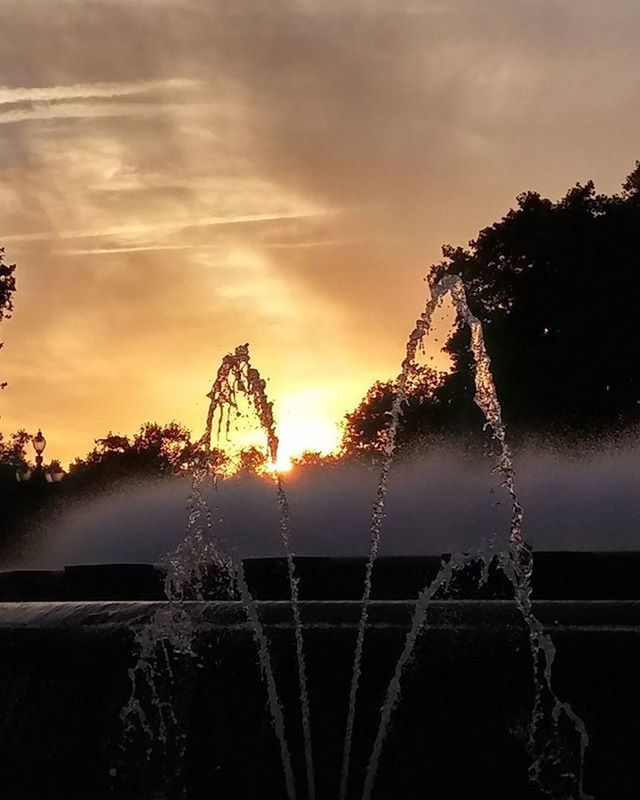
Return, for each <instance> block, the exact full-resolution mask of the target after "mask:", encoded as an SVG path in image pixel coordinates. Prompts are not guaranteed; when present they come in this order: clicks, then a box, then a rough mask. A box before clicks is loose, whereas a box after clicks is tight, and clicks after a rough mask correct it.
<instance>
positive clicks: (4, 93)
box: [0, 78, 201, 105]
mask: <svg viewBox="0 0 640 800" xmlns="http://www.w3.org/2000/svg"><path fill="white" fill-rule="evenodd" d="M200 86H201V84H200V82H199V81H194V80H191V79H188V78H169V79H167V80H153V81H134V82H129V83H74V84H71V85H60V86H33V87H26V86H22V87H15V88H14V87H8V86H0V105H8V104H11V103H38V102H58V101H60V100H85V99H91V98H94V97H128V96H130V95H137V94H146V93H148V92H158V91H171V92H176V91H189V90H194V89H197V88H199V87H200Z"/></svg>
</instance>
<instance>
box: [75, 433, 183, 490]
mask: <svg viewBox="0 0 640 800" xmlns="http://www.w3.org/2000/svg"><path fill="white" fill-rule="evenodd" d="M95 445H96V446H95V447H94V448H93V450H91V452H90V453H88V454H87V455H86V456H85V458H83V459H76V461H75V462H74V463H73V464H72V465H71V467H70V469H69V476H68V478H67V480H68V482H69V483H71V484H73V485H74V486H77V487H80V488H88V487H96V488H100V486H111V485H113V484H115V483H119V482H122V481H130V480H139V479H144V478H164V477H169V476H171V475H179V474H181V473H183V472H185V471H186V470H187V469H188V468H189V466H190V464H191V463H192V461H193V459H194V457H195V451H196V446H195V445H194V444H193V443H192V442H191V435H190V433H189V431H188V430H187V429H186V428H184V427H183V426H182V425H179V424H178V423H177V422H171V423H169V424H167V425H159V424H157V423H151V422H147V423H145V424H144V425H142V427H141V428H140V430H139V431H138V432H137V433H136V434H134V436H133V437H131V438H129V437H128V436H121V435H119V434H115V433H112V432H109V433H108V434H107V435H106V436H105V437H104V438H102V439H96V442H95Z"/></svg>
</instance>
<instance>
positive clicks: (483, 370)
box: [341, 275, 589, 800]
mask: <svg viewBox="0 0 640 800" xmlns="http://www.w3.org/2000/svg"><path fill="white" fill-rule="evenodd" d="M447 294H450V295H451V298H452V300H453V303H454V306H455V309H456V311H457V314H458V317H459V319H460V320H461V321H462V322H463V323H464V324H466V325H467V326H468V328H469V330H470V334H471V350H472V353H473V358H474V382H475V398H474V399H475V402H476V404H477V405H478V407H479V408H480V409H481V411H482V412H483V414H484V417H485V419H486V426H487V428H488V429H489V430H490V432H491V434H492V437H493V439H494V440H495V441H496V443H497V445H498V463H497V470H498V471H499V472H500V474H501V476H502V484H503V486H504V488H505V490H506V491H507V493H508V495H509V497H510V500H511V519H510V526H509V538H508V543H507V546H506V548H503V547H500V546H498V545H497V544H496V543H495V542H492V541H490V542H487V543H486V544H485V545H484V546H483V547H481V548H479V549H478V550H476V551H471V552H469V553H466V554H458V555H455V556H453V557H452V558H451V559H450V560H449V561H448V562H447V563H444V564H443V565H442V568H441V570H440V572H439V573H438V575H437V576H436V577H435V578H434V580H433V581H432V582H431V583H430V584H429V585H427V586H426V587H425V588H424V589H423V590H422V592H421V593H420V595H419V597H418V601H417V603H416V606H415V609H414V613H413V618H412V623H411V627H410V630H409V632H408V634H407V637H406V639H405V643H404V646H403V650H402V652H401V654H400V657H399V659H398V662H397V664H396V667H395V670H394V675H393V677H392V679H391V681H390V683H389V686H388V688H387V692H386V697H385V701H384V704H383V706H382V710H381V713H380V721H379V725H378V730H377V733H376V737H375V741H374V745H373V749H372V752H371V756H370V758H369V763H368V765H367V771H366V776H365V783H364V789H363V795H362V798H363V800H370V797H371V792H372V790H373V786H374V782H375V778H376V774H377V770H378V764H379V760H380V755H381V753H382V748H383V745H384V742H385V739H386V736H387V734H388V731H389V726H390V722H391V717H392V714H393V711H394V709H395V707H396V705H397V703H398V701H399V699H400V694H401V680H402V675H403V672H404V670H405V668H406V667H407V665H408V664H409V662H410V661H411V657H412V655H413V651H414V648H415V644H416V641H417V637H418V634H419V632H420V630H421V629H422V628H423V626H424V624H425V622H426V618H427V612H428V607H429V604H430V602H431V600H432V599H433V597H434V596H435V594H436V593H437V592H439V591H441V590H443V591H444V590H446V589H447V587H448V586H449V583H450V581H451V578H452V577H453V574H454V573H455V572H456V571H457V570H461V569H464V568H465V567H466V566H467V565H468V564H470V563H472V562H474V561H480V562H481V563H482V565H483V574H485V575H486V572H487V570H488V567H489V564H490V563H491V562H492V561H494V560H497V562H498V564H499V565H500V567H501V568H502V570H503V571H504V573H505V574H506V575H507V577H508V578H509V580H510V581H511V583H512V585H513V588H514V595H515V600H516V603H517V606H518V608H519V610H520V612H521V614H522V617H523V619H524V621H525V624H526V626H527V629H528V638H529V644H530V649H531V656H532V667H533V683H534V702H533V709H532V714H531V720H530V725H529V737H528V753H529V756H530V758H531V766H530V770H529V774H530V778H531V779H532V780H533V781H534V782H536V783H537V784H538V785H539V786H540V788H541V789H542V790H543V791H545V793H547V794H549V795H550V796H552V797H561V798H566V799H567V800H568V799H569V798H573V797H575V796H576V793H577V796H578V797H579V798H580V800H587V798H588V795H586V794H585V792H584V788H583V765H584V757H585V752H586V748H587V746H588V742H589V740H588V735H587V732H586V728H585V726H584V723H583V721H582V720H581V719H580V718H579V717H578V716H577V714H575V712H574V711H573V710H572V708H571V706H570V705H569V704H568V703H565V702H563V701H561V700H560V699H559V698H558V697H557V696H556V694H555V693H554V691H553V688H552V685H551V671H552V666H553V661H554V658H555V647H554V645H553V642H552V640H551V637H550V636H549V635H548V634H547V633H546V631H545V630H544V627H543V625H542V623H541V622H540V621H539V620H538V619H537V617H536V616H535V614H534V611H533V606H532V601H531V575H532V568H533V561H532V553H531V549H530V547H529V546H528V545H527V543H526V541H525V537H524V533H523V528H522V523H523V511H522V506H521V504H520V501H519V499H518V495H517V492H516V482H515V472H514V468H513V459H512V456H511V452H510V449H509V446H508V444H507V441H506V434H505V428H504V424H503V421H502V412H501V408H500V403H499V400H498V396H497V393H496V388H495V384H494V382H493V377H492V372H491V360H490V358H489V355H488V353H487V351H486V347H485V343H484V335H483V331H482V325H481V323H480V321H479V320H478V319H477V317H475V316H474V315H473V314H472V312H471V310H470V309H469V305H468V303H467V298H466V292H465V288H464V284H463V283H462V280H461V279H460V278H459V277H458V276H456V275H448V276H445V277H444V278H442V279H441V280H440V281H439V282H438V283H436V284H435V285H434V286H433V287H432V293H431V298H430V300H429V301H428V303H427V305H426V307H425V310H424V312H423V313H422V315H421V317H420V319H418V320H417V322H416V326H415V328H414V329H413V331H412V332H411V335H410V336H409V340H408V343H407V349H406V357H405V360H404V361H403V363H402V372H401V374H400V376H399V377H398V379H397V382H396V394H395V398H394V403H393V407H392V412H391V423H390V426H389V429H388V433H387V447H386V451H385V461H384V464H383V468H382V473H381V478H380V484H379V488H378V495H377V499H376V504H375V506H374V514H373V519H372V526H371V549H370V554H369V562H368V565H367V573H366V581H365V588H364V594H363V605H362V608H363V611H362V617H361V621H360V627H359V631H358V642H357V647H356V655H355V660H354V670H353V677H352V685H351V694H350V704H349V716H348V722H347V731H346V737H345V758H344V760H343V773H342V777H341V798H344V797H345V796H346V787H347V784H348V768H349V752H350V747H351V737H352V733H353V724H354V718H355V703H356V698H357V687H358V682H359V679H360V671H361V658H362V646H363V641H364V632H365V626H366V621H367V613H366V612H367V608H368V605H369V601H370V597H371V574H372V569H373V563H374V561H375V558H376V556H377V553H378V549H379V543H380V533H381V525H382V520H383V517H384V502H385V498H386V488H387V479H388V473H389V469H390V465H391V461H392V458H393V451H394V449H395V441H396V436H397V430H398V426H399V421H400V415H401V406H402V402H403V399H404V388H405V386H406V381H407V379H408V377H409V376H410V375H411V374H412V372H413V371H414V370H415V368H416V367H415V356H416V352H417V347H418V345H419V343H420V342H421V341H422V340H423V339H424V337H425V335H426V334H427V333H428V332H429V330H430V328H431V324H432V318H433V314H434V312H435V310H436V308H437V307H438V305H439V304H440V302H441V301H442V299H443V297H444V296H445V295H447ZM563 723H568V725H569V727H570V728H571V729H572V730H573V734H574V736H577V737H578V742H579V757H578V766H577V769H573V768H572V767H571V765H568V764H566V758H567V757H566V754H565V747H564V743H563V735H564V734H563V729H562V726H563Z"/></svg>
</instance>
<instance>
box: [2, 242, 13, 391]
mask: <svg viewBox="0 0 640 800" xmlns="http://www.w3.org/2000/svg"><path fill="white" fill-rule="evenodd" d="M15 268H16V267H15V264H11V265H9V264H5V263H4V247H0V322H2V320H3V319H6V318H8V317H10V316H11V312H12V311H13V303H12V297H13V293H14V292H15V289H16V279H15V277H14V274H13V273H14V271H15ZM0 348H2V342H0ZM5 386H6V383H3V382H1V381H0V389H4V387H5Z"/></svg>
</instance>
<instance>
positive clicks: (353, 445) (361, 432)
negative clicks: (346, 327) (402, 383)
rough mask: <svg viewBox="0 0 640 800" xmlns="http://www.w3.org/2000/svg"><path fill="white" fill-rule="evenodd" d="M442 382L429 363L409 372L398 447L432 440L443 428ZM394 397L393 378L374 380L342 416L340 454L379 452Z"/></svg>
mask: <svg viewBox="0 0 640 800" xmlns="http://www.w3.org/2000/svg"><path fill="white" fill-rule="evenodd" d="M444 382H445V375H444V374H443V373H440V372H436V371H435V370H432V369H430V368H429V367H419V368H418V369H417V370H416V372H415V374H414V375H412V376H410V378H409V380H408V382H407V386H406V389H405V394H406V403H405V404H404V406H403V408H402V421H401V426H400V429H399V432H398V437H397V446H398V448H399V449H402V448H403V447H405V446H407V445H408V444H412V445H413V444H415V443H417V442H420V443H422V444H426V443H427V442H433V441H435V440H436V439H437V438H439V437H440V436H441V435H442V434H443V433H444V432H445V430H446V426H447V421H448V418H449V416H450V415H449V413H448V409H447V407H446V405H445V404H444V403H442V401H441V399H440V392H441V391H442V387H443V386H444ZM393 397H394V389H393V382H392V381H386V382H385V381H377V382H376V383H374V385H373V386H372V387H371V388H370V389H369V391H368V392H367V394H366V395H365V397H364V398H363V400H362V401H361V402H360V404H359V405H358V407H357V408H356V409H355V410H354V411H352V412H350V413H349V414H347V415H346V416H345V422H344V428H343V435H342V452H343V455H345V456H348V457H359V456H365V457H367V458H368V457H370V456H372V455H373V456H379V455H381V454H382V451H383V447H384V442H385V431H386V430H387V428H388V426H389V422H390V413H391V406H392V404H393Z"/></svg>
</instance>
